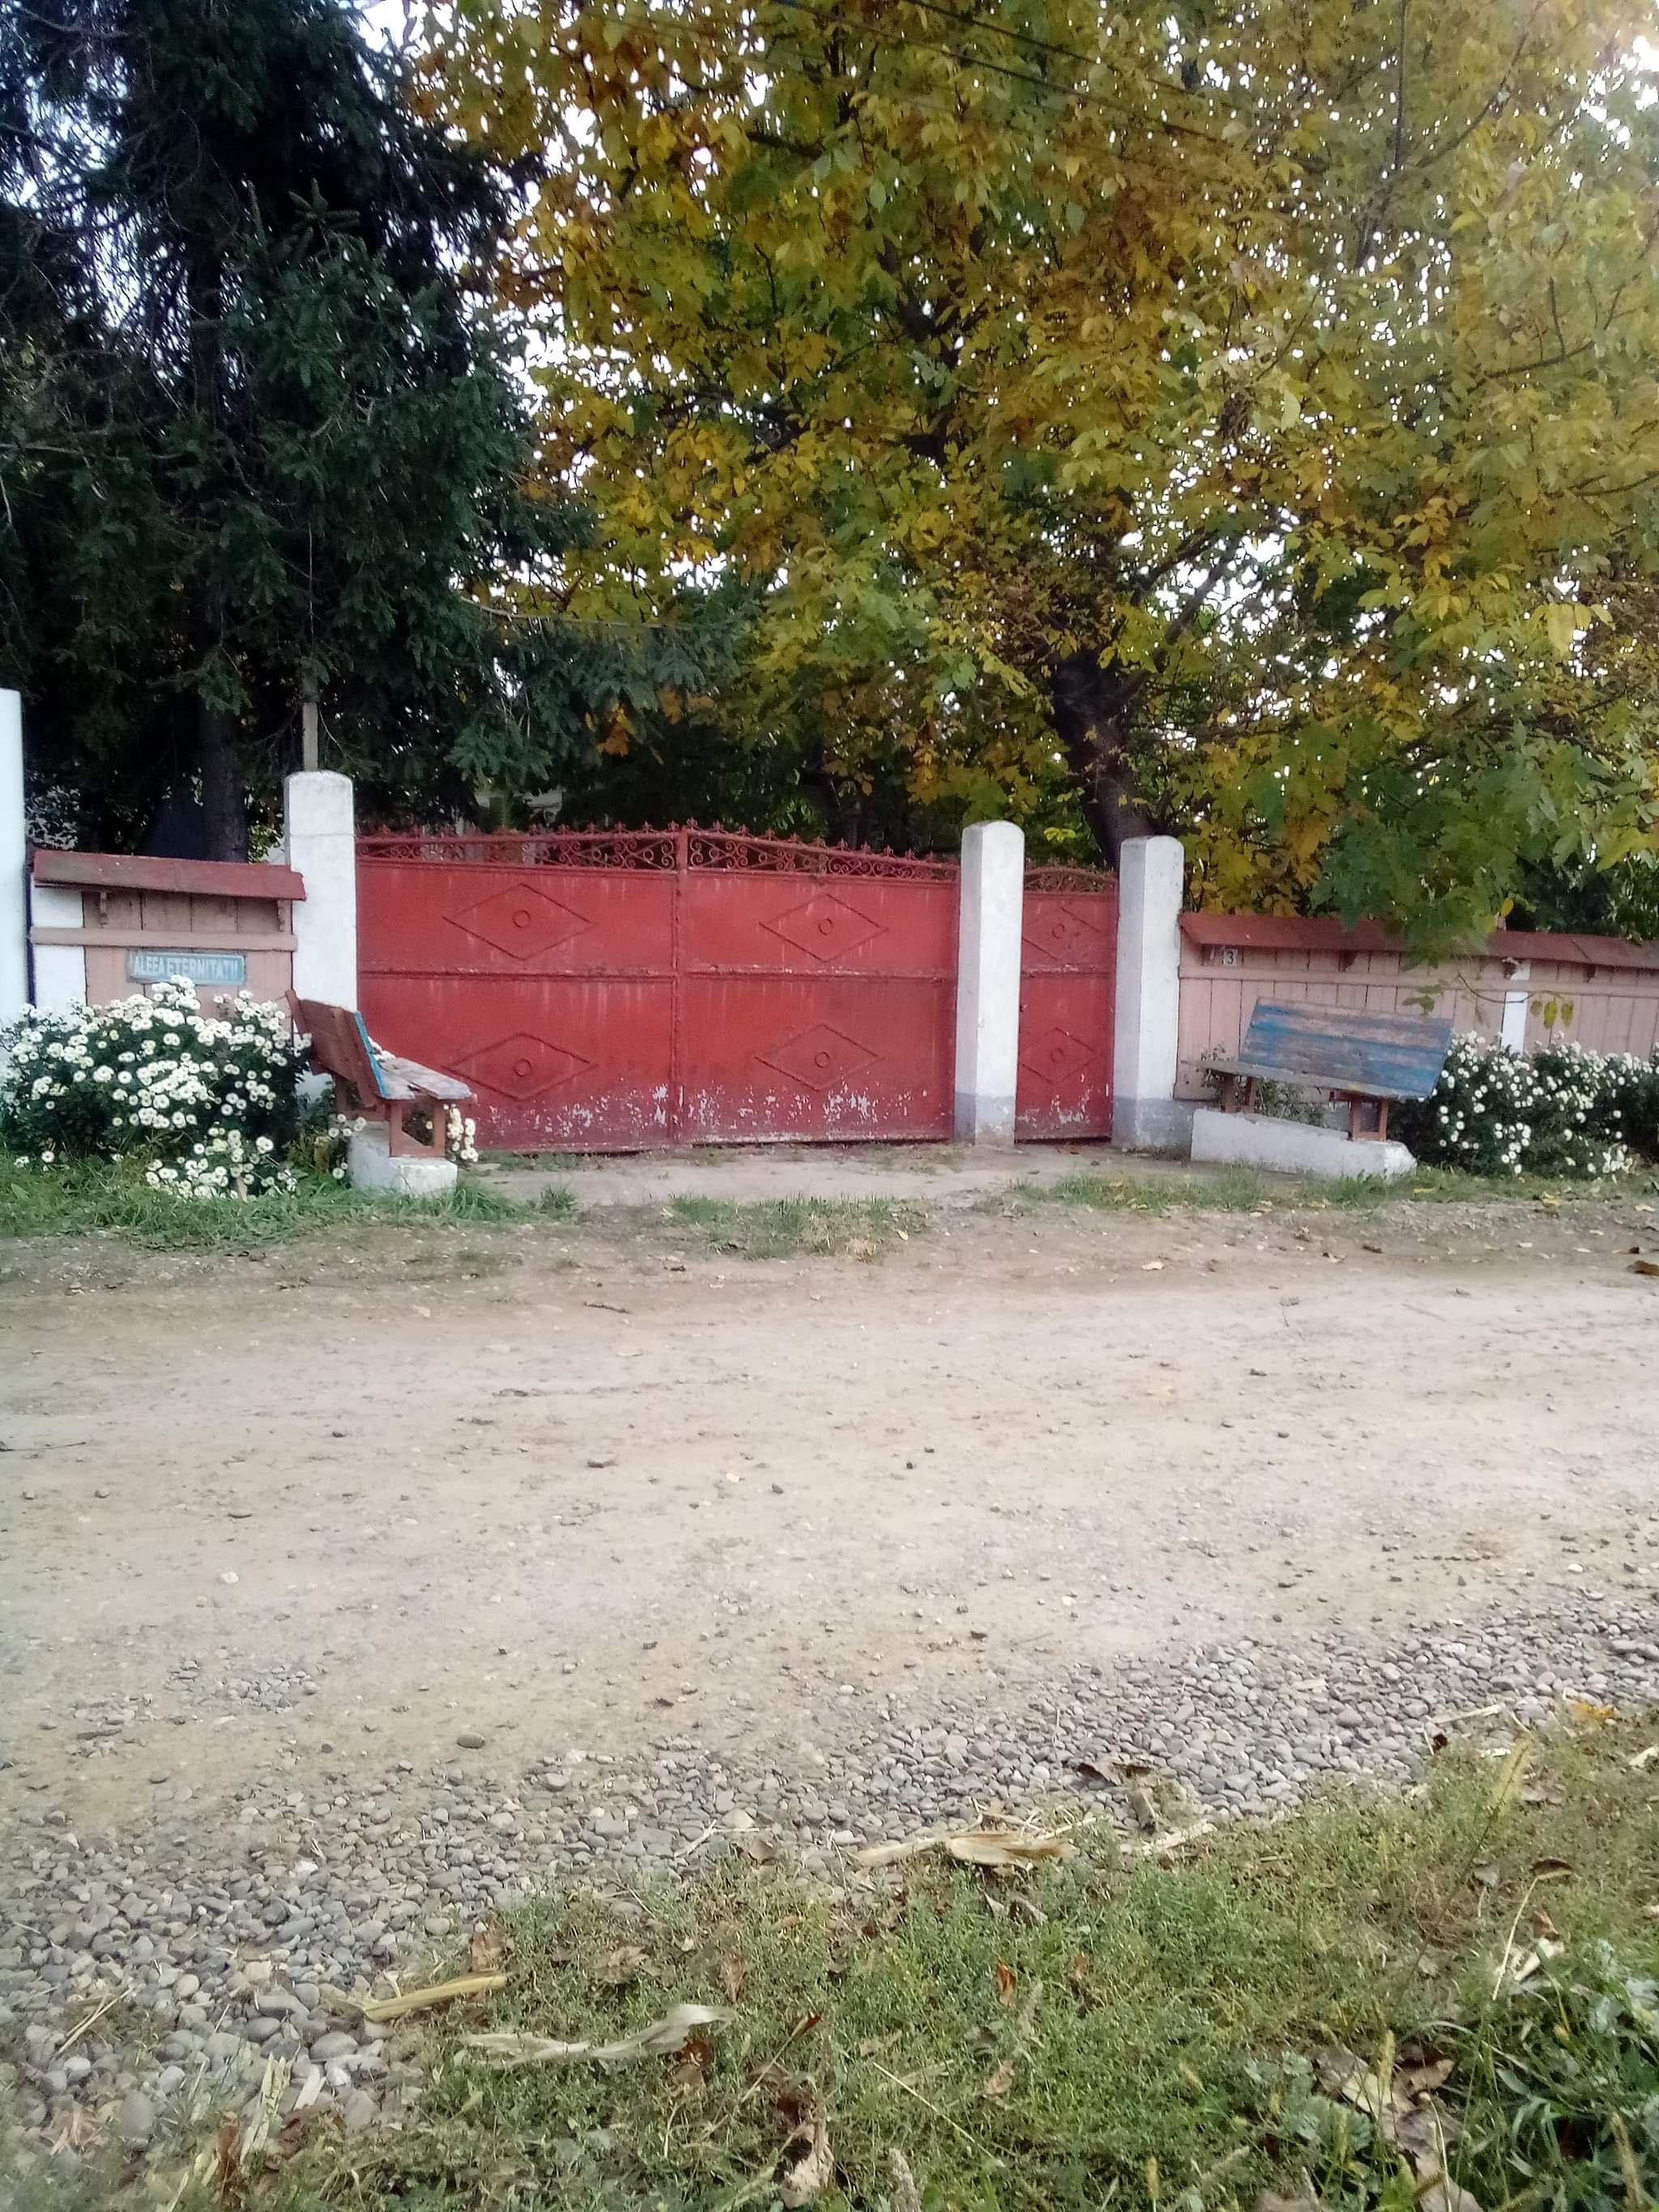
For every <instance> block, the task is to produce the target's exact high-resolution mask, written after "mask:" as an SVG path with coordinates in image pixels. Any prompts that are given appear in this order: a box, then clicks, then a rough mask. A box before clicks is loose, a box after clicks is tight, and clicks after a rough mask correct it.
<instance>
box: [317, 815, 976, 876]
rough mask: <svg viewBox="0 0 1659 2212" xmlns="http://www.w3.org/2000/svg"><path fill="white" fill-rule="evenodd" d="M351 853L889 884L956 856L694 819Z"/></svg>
mask: <svg viewBox="0 0 1659 2212" xmlns="http://www.w3.org/2000/svg"><path fill="white" fill-rule="evenodd" d="M357 854H358V858H359V859H360V860H435V861H450V862H456V861H459V862H473V863H481V864H483V865H485V866H496V867H508V868H537V867H553V868H625V869H634V870H638V869H658V870H664V871H672V870H675V869H678V868H697V869H704V868H714V869H735V870H747V871H752V872H761V873H767V874H772V875H792V876H841V877H849V876H852V877H864V878H884V879H885V880H886V881H888V882H894V881H898V882H905V881H909V882H923V883H933V882H939V881H941V880H947V879H949V878H952V877H954V876H955V875H956V873H957V863H956V862H955V861H954V860H923V859H921V858H919V857H918V856H917V855H916V854H913V853H871V852H865V851H862V850H860V848H857V847H855V846H850V845H811V844H807V843H805V842H803V841H800V840H797V839H795V838H793V837H751V836H748V835H746V834H745V833H744V831H741V830H734V829H720V828H719V827H718V826H717V827H715V828H714V829H699V828H698V827H697V825H696V823H687V824H686V825H685V826H684V828H679V829H533V830H521V829H513V830H507V831H496V832H494V833H492V834H486V833H483V832H471V833H462V834H459V835H456V836H449V835H446V834H437V835H428V834H427V833H426V832H423V831H419V830H414V831H409V832H406V833H403V834H390V833H387V834H372V835H366V836H362V837H360V838H359V839H358V840H357Z"/></svg>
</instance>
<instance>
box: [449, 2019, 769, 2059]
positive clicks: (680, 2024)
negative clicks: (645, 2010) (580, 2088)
mask: <svg viewBox="0 0 1659 2212" xmlns="http://www.w3.org/2000/svg"><path fill="white" fill-rule="evenodd" d="M731 2017H732V2015H731V2014H730V2013H728V2012H726V2011H723V2010H722V2009H721V2008H720V2007H719V2006H717V2005H699V2004H677V2005H672V2006H671V2007H670V2008H669V2009H668V2011H666V2012H665V2014H664V2015H663V2016H662V2018H661V2019H660V2020H653V2021H651V2022H650V2023H649V2025H648V2026H647V2027H642V2028H640V2029H639V2030H637V2031H636V2033H634V2034H633V2035H623V2036H619V2037H618V2038H617V2040H616V2041H615V2042H614V2043H594V2042H592V2041H589V2040H583V2041H580V2042H575V2043H564V2042H561V2041H560V2040H559V2039H557V2038H556V2037H555V2036H550V2035H526V2034H524V2033H521V2032H520V2031H518V2030H516V2029H511V2028H501V2029H495V2030H491V2031H489V2032H487V2033H480V2034H477V2035H469V2036H465V2037H463V2039H462V2040H463V2043H464V2044H465V2048H466V2049H467V2050H469V2051H477V2053H478V2054H479V2056H480V2057H483V2058H485V2059H487V2060H489V2063H491V2064H492V2065H495V2066H501V2067H513V2066H540V2065H545V2064H549V2063H554V2062H556V2061H558V2060H562V2059H566V2058H597V2059H598V2060H599V2063H600V2064H601V2065H603V2066H620V2065H623V2064H625V2063H627V2062H628V2061H629V2060H630V2059H636V2058H671V2057H674V2055H675V2054H676V2053H677V2052H678V2051H683V2050H684V2048H685V2045H686V2042H687V2040H688V2039H689V2038H690V2034H691V2033H692V2031H693V2029H695V2028H699V2027H720V2025H721V2024H722V2023H723V2022H725V2021H728V2020H730V2018H731Z"/></svg>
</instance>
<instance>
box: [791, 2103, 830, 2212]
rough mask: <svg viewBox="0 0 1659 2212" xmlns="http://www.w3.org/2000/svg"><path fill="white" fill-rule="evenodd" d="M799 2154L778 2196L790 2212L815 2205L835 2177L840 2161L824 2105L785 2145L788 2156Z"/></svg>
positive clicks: (816, 2108) (815, 2110)
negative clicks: (830, 2141) (830, 2137)
mask: <svg viewBox="0 0 1659 2212" xmlns="http://www.w3.org/2000/svg"><path fill="white" fill-rule="evenodd" d="M792 2150H793V2151H795V2152H797V2153H798V2155H797V2156H796V2159H795V2162H794V2164H793V2166H790V2167H789V2169H788V2171H787V2172H786V2173H785V2174H784V2176H783V2179H781V2181H780V2182H779V2184H778V2197H779V2200H780V2202H781V2203H782V2204H783V2205H784V2206H785V2207H786V2208H787V2212H799V2207H800V2206H801V2205H803V2204H810V2203H811V2202H812V2200H813V2199H814V2197H817V2196H818V2195H819V2194H820V2193H821V2192H822V2191H823V2188H824V2185H825V2184H826V2183H828V2182H829V2181H830V2180H832V2179H834V2176H835V2171H836V2161H835V2157H834V2154H832V2152H831V2151H830V2148H829V2121H828V2119H827V2118H825V2116H824V2112H823V2106H814V2108H813V2111H812V2115H811V2119H810V2120H808V2121H806V2122H805V2124H803V2125H802V2126H801V2127H799V2128H798V2129H797V2130H796V2131H795V2133H794V2134H793V2136H791V2137H790V2139H789V2142H787V2143H786V2144H785V2145H784V2155H785V2156H786V2157H787V2156H788V2155H789V2153H790V2152H791V2151H792Z"/></svg>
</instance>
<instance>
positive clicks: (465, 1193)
mask: <svg viewBox="0 0 1659 2212" xmlns="http://www.w3.org/2000/svg"><path fill="white" fill-rule="evenodd" d="M524 1212H525V1210H524V1209H523V1208H522V1207H520V1206H515V1205H514V1204H513V1201H512V1200H510V1199H506V1198H502V1197H501V1196H500V1195H499V1194H497V1193H496V1192H495V1191H492V1190H490V1189H489V1188H487V1187H486V1186H485V1185H483V1183H480V1182H475V1181H474V1180H473V1179H472V1178H471V1176H462V1177H461V1179H460V1181H459V1183H458V1184H457V1185H456V1188H455V1189H454V1190H453V1192H452V1193H451V1194H450V1195H449V1196H448V1197H447V1198H446V1199H441V1200H437V1201H436V1202H429V1201H427V1200H417V1199H398V1198H386V1197H381V1196H379V1195H377V1194H374V1193H372V1192H368V1191H358V1190H353V1189H352V1188H350V1187H349V1185H348V1184H346V1183H343V1182H335V1181H334V1179H333V1177H332V1176H318V1175H307V1174H301V1177H300V1186H299V1188H298V1189H297V1190H295V1191H293V1192H291V1193H289V1194H270V1195H269V1196H266V1197H264V1198H252V1199H247V1200H240V1199H234V1198H210V1199H191V1198H175V1197H173V1196H171V1195H169V1194H168V1193H167V1192H166V1191H160V1190H152V1189H151V1188H150V1187H149V1184H148V1183H147V1182H145V1181H144V1176H143V1169H142V1167H141V1166H139V1165H138V1164H137V1162H135V1161H131V1160H126V1161H115V1162H109V1161H102V1160H77V1161H70V1162H68V1163H66V1164H64V1165H61V1166H58V1167H53V1168H50V1169H44V1168H35V1167H27V1168H21V1167H19V1166H17V1165H16V1164H15V1162H14V1161H12V1160H10V1159H9V1158H3V1157H0V1240H3V1239H5V1238H9V1237H79V1236H86V1235H88V1234H89V1233H92V1232H95V1231H114V1232H116V1233H117V1234H118V1235H120V1236H122V1237H126V1238H128V1239H129V1240H130V1241H131V1243H135V1244H141V1245H145V1246H148V1247H150V1248H152V1249H157V1250H167V1251H184V1250H189V1249H212V1248H214V1247H231V1248H236V1247H241V1246H246V1245H249V1244H276V1243H283V1242H285V1241H287V1240H288V1239H289V1238H290V1237H303V1236H315V1235H320V1234H324V1233H325V1232H327V1231H331V1230H340V1229H344V1228H348V1227H350V1226H353V1225H358V1224H367V1223H387V1222H392V1223H401V1224H409V1223H416V1222H420V1223H428V1222H437V1223H446V1222H463V1223H472V1222H477V1223H493V1222H505V1221H515V1220H522V1219H523V1218H524Z"/></svg>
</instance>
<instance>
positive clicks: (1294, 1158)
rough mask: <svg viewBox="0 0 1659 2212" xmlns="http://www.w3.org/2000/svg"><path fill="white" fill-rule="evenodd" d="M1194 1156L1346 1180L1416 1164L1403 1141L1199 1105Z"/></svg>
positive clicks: (1386, 1177) (1405, 1170)
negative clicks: (1380, 1141) (1369, 1138)
mask: <svg viewBox="0 0 1659 2212" xmlns="http://www.w3.org/2000/svg"><path fill="white" fill-rule="evenodd" d="M1193 1158H1194V1159H1195V1160H1208V1161H1211V1162H1212V1163H1220V1164H1225V1165H1227V1166H1231V1167H1249V1168H1268V1169H1271V1170H1273V1173H1274V1174H1275V1175H1311V1176H1328V1177H1329V1178H1330V1179H1331V1180H1332V1181H1333V1182H1346V1181H1347V1180H1348V1179H1349V1178H1350V1177H1352V1176H1374V1177H1376V1178H1377V1179H1379V1180H1381V1181H1383V1182H1393V1181H1394V1180H1395V1177H1396V1176H1405V1175H1409V1174H1410V1173H1411V1172H1412V1170H1413V1168H1414V1167H1415V1166H1416V1165H1417V1161H1416V1159H1415V1158H1414V1157H1413V1154H1412V1153H1410V1152H1407V1149H1406V1147H1405V1146H1404V1145H1397V1144H1395V1142H1394V1140H1393V1139H1392V1138H1390V1139H1389V1141H1388V1142H1387V1143H1386V1144H1381V1145H1379V1144H1376V1143H1372V1142H1368V1141H1367V1140H1366V1139H1364V1138H1361V1139H1358V1140H1356V1139H1354V1138H1352V1137H1349V1136H1346V1135H1344V1133H1342V1132H1341V1131H1340V1129H1316V1128H1314V1127H1310V1125H1309V1123H1307V1122H1306V1121H1274V1120H1273V1119H1271V1118H1270V1117H1269V1116H1268V1115H1265V1114H1224V1113H1223V1112H1222V1111H1221V1110H1220V1109H1219V1108H1218V1107H1216V1106H1200V1108H1199V1109H1197V1111H1196V1112H1195V1113H1194V1115H1193Z"/></svg>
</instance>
